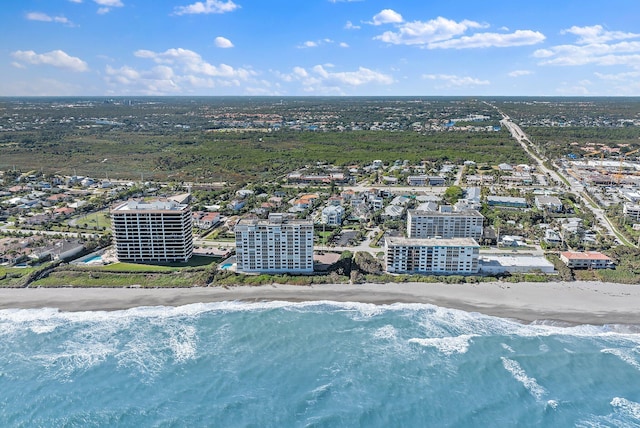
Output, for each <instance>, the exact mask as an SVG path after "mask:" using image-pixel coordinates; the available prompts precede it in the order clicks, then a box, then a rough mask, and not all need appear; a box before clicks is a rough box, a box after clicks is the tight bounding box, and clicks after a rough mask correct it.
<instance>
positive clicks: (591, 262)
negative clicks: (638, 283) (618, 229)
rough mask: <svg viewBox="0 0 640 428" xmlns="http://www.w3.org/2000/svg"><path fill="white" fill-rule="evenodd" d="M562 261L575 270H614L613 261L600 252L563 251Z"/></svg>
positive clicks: (561, 254)
mask: <svg viewBox="0 0 640 428" xmlns="http://www.w3.org/2000/svg"><path fill="white" fill-rule="evenodd" d="M560 260H562V261H563V263H564V264H566V265H567V267H570V268H575V269H605V268H613V267H614V265H613V261H612V260H611V259H610V258H609V257H607V256H605V255H604V254H602V253H600V252H598V251H585V252H580V251H563V252H562V253H560Z"/></svg>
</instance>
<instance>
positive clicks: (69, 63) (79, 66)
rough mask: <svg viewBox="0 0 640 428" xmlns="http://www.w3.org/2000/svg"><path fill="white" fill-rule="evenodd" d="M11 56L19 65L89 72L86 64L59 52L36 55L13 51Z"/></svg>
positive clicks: (32, 52) (29, 52) (30, 52)
mask: <svg viewBox="0 0 640 428" xmlns="http://www.w3.org/2000/svg"><path fill="white" fill-rule="evenodd" d="M11 56H12V57H13V58H15V59H16V60H18V61H19V62H21V63H27V64H32V65H50V66H53V67H57V68H64V69H67V70H70V71H76V72H83V71H88V70H89V66H88V65H87V63H86V62H84V61H83V60H81V59H80V58H77V57H73V56H70V55H68V54H67V53H66V52H64V51H61V50H54V51H51V52H46V53H43V54H37V53H35V52H34V51H15V52H13V53H12V54H11Z"/></svg>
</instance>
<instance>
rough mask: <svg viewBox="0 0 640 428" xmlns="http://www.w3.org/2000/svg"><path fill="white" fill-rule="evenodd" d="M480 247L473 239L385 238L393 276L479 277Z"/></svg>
mask: <svg viewBox="0 0 640 428" xmlns="http://www.w3.org/2000/svg"><path fill="white" fill-rule="evenodd" d="M479 255H480V246H479V245H478V243H477V242H476V241H475V240H474V239H472V238H451V239H432V238H418V239H413V238H402V237H392V236H390V237H386V238H385V261H386V270H387V272H390V273H435V274H462V275H469V274H474V273H478V271H479V270H480V266H479Z"/></svg>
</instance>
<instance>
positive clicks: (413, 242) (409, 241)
mask: <svg viewBox="0 0 640 428" xmlns="http://www.w3.org/2000/svg"><path fill="white" fill-rule="evenodd" d="M385 241H387V242H388V243H390V244H392V245H403V246H412V247H479V245H478V243H477V242H476V240H475V239H473V238H447V239H444V238H404V237H401V236H387V237H385Z"/></svg>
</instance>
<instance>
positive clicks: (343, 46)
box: [338, 42, 349, 48]
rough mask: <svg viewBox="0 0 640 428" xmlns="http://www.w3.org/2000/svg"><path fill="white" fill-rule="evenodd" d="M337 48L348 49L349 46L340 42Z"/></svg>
mask: <svg viewBox="0 0 640 428" xmlns="http://www.w3.org/2000/svg"><path fill="white" fill-rule="evenodd" d="M338 46H340V47H341V48H348V47H349V44H348V43H345V42H340V44H339V45H338Z"/></svg>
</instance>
